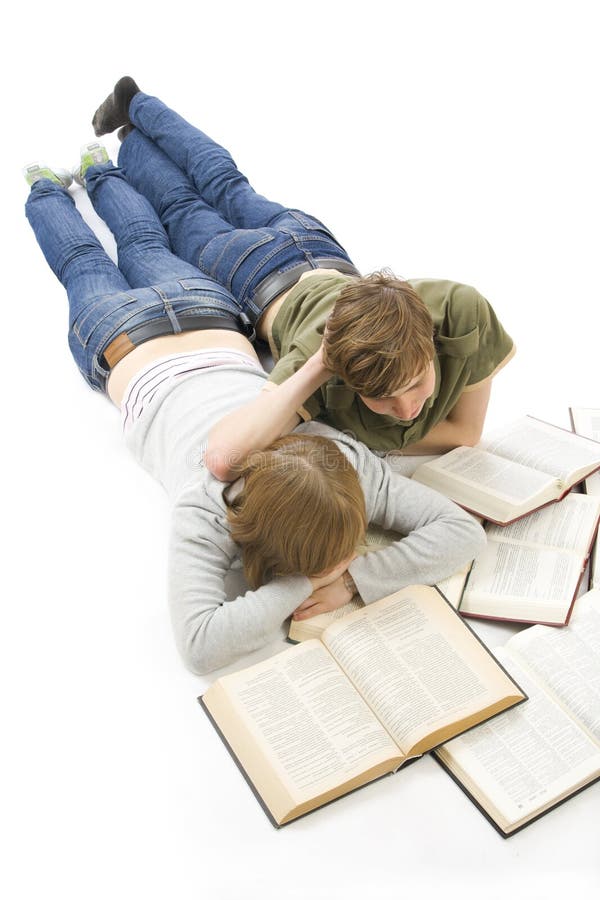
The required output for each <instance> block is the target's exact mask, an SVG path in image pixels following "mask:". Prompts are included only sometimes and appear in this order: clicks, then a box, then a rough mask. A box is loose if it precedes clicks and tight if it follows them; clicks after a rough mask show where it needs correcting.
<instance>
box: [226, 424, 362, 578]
mask: <svg viewBox="0 0 600 900" xmlns="http://www.w3.org/2000/svg"><path fill="white" fill-rule="evenodd" d="M241 477H242V478H243V479H244V481H243V488H242V490H241V491H240V492H239V493H238V495H237V496H236V497H235V498H234V499H233V500H232V502H231V505H230V507H229V509H228V511H227V518H228V520H229V524H230V527H231V535H232V537H233V539H234V540H235V541H236V542H237V543H238V544H239V545H240V547H241V551H242V560H243V565H244V573H245V575H246V579H247V581H248V583H249V584H250V586H251V587H252V588H257V587H259V586H260V585H261V584H265V583H266V582H268V581H270V580H271V579H272V578H274V577H275V576H276V575H294V574H302V575H317V574H319V573H322V572H327V571H328V570H330V569H332V568H333V567H334V566H336V565H337V564H338V563H340V562H342V560H344V559H346V558H347V557H349V556H351V555H352V553H353V552H354V550H355V548H356V547H357V545H359V544H360V543H361V541H362V540H363V539H364V535H365V531H366V525H367V520H366V510H365V499H364V495H363V492H362V488H361V486H360V482H359V480H358V475H357V473H356V470H355V469H354V468H353V466H352V465H351V463H350V462H349V460H348V459H346V457H345V456H344V454H343V453H342V451H341V450H340V449H339V448H338V447H337V446H336V444H334V443H333V441H330V440H328V439H327V438H325V437H322V436H320V435H301V434H290V435H287V436H285V437H282V438H279V439H278V440H277V441H275V442H274V443H273V444H271V446H270V447H268V448H267V449H266V450H259V451H255V452H253V453H251V454H250V456H249V457H248V459H247V461H246V463H245V465H244V468H243V470H242V473H241Z"/></svg>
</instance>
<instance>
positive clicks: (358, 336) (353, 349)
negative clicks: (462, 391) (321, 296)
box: [323, 271, 435, 399]
mask: <svg viewBox="0 0 600 900" xmlns="http://www.w3.org/2000/svg"><path fill="white" fill-rule="evenodd" d="M434 355H435V346H434V342H433V319H432V318H431V314H430V312H429V310H428V309H427V307H426V306H425V304H424V302H423V301H422V300H421V298H420V297H419V295H418V294H417V292H416V291H415V289H414V288H413V287H412V285H410V284H409V283H408V282H407V281H401V280H400V279H398V278H396V277H395V276H394V275H393V274H392V273H391V272H388V271H382V272H374V273H373V274H372V275H365V276H364V277H362V278H355V279H353V280H352V281H351V282H350V283H349V284H348V285H347V286H346V287H344V288H343V289H342V292H341V294H340V296H339V297H338V299H337V300H336V302H335V304H334V307H333V310H332V311H331V314H330V316H329V318H328V319H327V325H326V328H325V335H324V338H323V361H324V363H325V365H326V366H327V368H328V369H331V370H332V371H333V372H334V373H335V374H336V375H339V376H340V378H342V379H343V380H344V381H345V382H346V384H347V385H349V386H350V387H351V388H352V389H353V390H355V391H356V392H357V394H362V395H363V396H364V397H370V398H373V399H375V398H379V397H386V396H389V395H390V394H393V393H394V391H397V390H398V388H401V387H403V386H404V385H405V384H408V382H409V381H412V379H413V378H416V377H417V376H418V375H420V374H421V373H422V372H423V371H424V370H425V369H426V368H427V366H428V365H429V363H430V362H431V360H432V359H433V357H434Z"/></svg>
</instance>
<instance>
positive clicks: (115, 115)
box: [92, 75, 140, 137]
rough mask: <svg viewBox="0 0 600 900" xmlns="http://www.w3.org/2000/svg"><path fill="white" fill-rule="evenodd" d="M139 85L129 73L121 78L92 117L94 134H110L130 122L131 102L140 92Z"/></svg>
mask: <svg viewBox="0 0 600 900" xmlns="http://www.w3.org/2000/svg"><path fill="white" fill-rule="evenodd" d="M139 90H140V89H139V87H138V86H137V84H136V83H135V81H134V80H133V78H131V77H130V76H129V75H124V76H123V78H119V80H118V81H117V83H116V84H115V87H114V90H113V92H112V94H109V95H108V97H107V98H106V100H105V101H104V103H101V104H100V106H99V107H98V109H97V110H96V112H95V113H94V118H93V119H92V126H93V128H94V134H95V135H96V136H97V137H99V136H100V135H101V134H108V132H109V131H114V130H115V128H119V127H120V126H121V125H128V124H130V123H129V104H130V103H131V100H132V98H133V97H134V96H135V95H136V94H137V93H139Z"/></svg>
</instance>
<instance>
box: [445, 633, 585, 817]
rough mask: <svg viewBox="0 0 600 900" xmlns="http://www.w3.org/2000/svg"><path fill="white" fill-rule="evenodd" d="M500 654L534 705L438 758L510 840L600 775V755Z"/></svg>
mask: <svg viewBox="0 0 600 900" xmlns="http://www.w3.org/2000/svg"><path fill="white" fill-rule="evenodd" d="M534 627H535V628H539V627H541V626H537V625H536V626H534ZM528 630H532V629H528ZM546 630H548V631H549V630H553V631H556V629H548V628H547V629H546ZM495 652H496V654H497V656H498V659H499V660H500V662H502V664H503V665H504V666H505V667H506V668H507V669H508V671H509V672H510V673H511V674H512V675H513V677H514V678H515V679H517V681H518V682H519V684H520V685H521V686H522V688H523V689H524V690H525V692H526V693H527V695H528V697H529V699H528V700H527V702H526V703H523V704H521V705H520V706H518V707H517V708H516V709H510V710H508V711H507V712H505V713H503V714H502V715H501V716H497V717H496V718H495V719H492V720H491V721H489V722H486V723H484V724H483V725H480V726H479V727H477V728H474V729H473V730H472V731H470V732H468V733H467V734H464V735H461V736H459V737H457V738H454V740H452V741H449V742H448V743H447V744H444V745H443V746H442V747H440V748H438V749H437V750H436V751H435V753H436V755H437V756H439V758H440V759H441V760H442V762H444V763H445V764H446V765H448V767H449V768H450V771H451V772H453V774H454V775H456V777H457V778H458V779H459V781H461V782H462V783H463V784H464V785H465V787H466V788H467V790H469V791H470V792H471V793H472V794H473V796H474V797H475V799H476V800H478V801H479V802H480V803H481V805H482V806H483V808H484V809H485V810H486V811H487V812H488V813H489V814H490V815H491V816H492V818H494V820H495V821H496V822H498V824H499V825H500V826H501V827H503V828H504V829H505V830H506V831H507V832H510V831H511V830H513V828H514V827H516V826H518V825H519V824H520V823H522V822H523V821H524V820H526V819H527V818H531V817H532V815H535V814H536V813H539V812H541V811H543V810H544V809H545V808H548V807H550V806H552V805H553V804H554V803H556V802H557V801H558V800H560V799H562V798H563V797H565V796H568V795H569V794H570V793H572V792H573V791H574V790H576V789H577V788H578V787H580V786H582V785H583V784H585V783H586V782H589V781H590V780H593V778H594V777H595V776H596V775H597V774H600V747H598V746H597V745H596V744H595V743H594V741H593V740H592V739H591V738H590V737H589V736H588V735H587V734H586V733H585V732H584V731H582V730H581V729H580V728H579V727H578V725H577V724H576V723H575V722H573V720H572V719H570V718H569V716H568V715H567V714H566V713H565V712H564V711H563V710H562V709H561V708H560V707H558V706H556V704H554V703H553V702H552V700H551V699H550V698H549V697H548V696H547V695H546V694H545V693H544V692H543V691H542V690H541V689H540V687H539V685H538V684H537V682H536V681H534V680H533V679H531V677H530V676H529V675H528V674H527V672H526V671H525V670H524V669H523V668H522V667H521V666H520V665H519V664H518V663H516V662H515V661H514V659H512V658H510V657H509V656H508V655H507V654H506V653H505V652H504V651H503V649H502V648H500V649H497V650H496V651H495Z"/></svg>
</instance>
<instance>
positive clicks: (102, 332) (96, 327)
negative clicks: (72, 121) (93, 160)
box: [25, 162, 243, 390]
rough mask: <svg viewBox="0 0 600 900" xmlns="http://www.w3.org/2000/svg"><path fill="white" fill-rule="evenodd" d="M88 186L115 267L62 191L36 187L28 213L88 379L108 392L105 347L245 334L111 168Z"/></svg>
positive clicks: (233, 309)
mask: <svg viewBox="0 0 600 900" xmlns="http://www.w3.org/2000/svg"><path fill="white" fill-rule="evenodd" d="M86 185H87V190H88V194H89V196H90V199H91V201H92V204H93V206H94V208H95V210H96V212H97V213H98V215H99V216H101V218H103V219H104V220H105V221H106V223H107V225H108V226H109V228H110V229H111V231H112V233H113V234H114V236H115V240H116V244H117V251H118V262H119V265H118V267H117V266H116V265H115V264H114V262H113V261H112V260H111V258H110V257H109V256H108V254H107V253H106V251H105V250H104V248H103V247H102V245H101V244H100V242H99V241H98V239H97V237H96V235H95V234H94V233H93V231H92V230H91V229H90V228H89V226H88V225H87V224H86V222H85V221H84V220H83V218H82V217H81V215H80V213H79V211H78V210H77V208H76V206H75V203H74V201H73V198H72V197H71V195H70V194H69V192H68V191H66V190H65V189H64V188H63V187H62V186H61V185H59V184H55V183H54V182H52V181H49V180H48V179H41V180H40V181H37V182H35V184H33V186H32V188H31V192H30V194H29V197H28V200H27V203H26V205H25V212H26V215H27V218H28V219H29V222H30V224H31V227H32V228H33V231H34V233H35V236H36V238H37V241H38V243H39V245H40V247H41V249H42V252H43V253H44V256H45V257H46V261H47V262H48V265H49V266H50V268H51V269H52V271H53V272H54V274H55V275H56V277H57V278H58V279H59V281H60V282H61V283H62V284H63V286H64V287H65V289H66V291H67V296H68V300H69V347H70V349H71V353H72V354H73V357H74V359H75V362H76V363H77V366H78V367H79V370H80V372H81V374H82V375H83V377H84V378H85V380H86V381H87V382H88V384H90V385H91V386H92V387H93V388H95V389H96V390H106V383H107V379H108V375H109V374H110V367H109V365H108V363H107V361H106V359H105V357H104V352H105V350H106V349H107V348H108V346H109V345H110V344H111V343H112V342H113V341H114V340H115V339H116V338H117V337H119V336H122V335H127V337H128V338H129V342H128V343H130V344H133V345H135V344H138V343H142V342H143V341H144V340H148V339H149V338H151V337H155V336H157V335H159V334H175V333H177V332H180V331H185V330H189V329H198V328H204V327H210V328H217V327H218V328H225V329H228V330H235V331H242V330H243V328H242V326H241V324H240V314H241V308H240V305H239V304H238V302H237V301H236V300H235V298H234V297H233V296H232V295H231V294H230V293H229V292H228V291H226V290H225V288H223V287H222V286H221V285H220V284H218V283H217V282H216V281H214V280H213V279H211V278H207V277H206V276H205V275H204V274H203V273H202V272H200V271H199V270H198V269H197V268H196V267H195V266H192V265H190V264H189V263H187V262H185V261H184V260H181V259H179V258H178V257H177V256H175V255H174V254H173V253H172V251H171V248H170V246H169V241H168V238H167V235H166V233H165V230H164V228H163V226H162V225H161V223H160V221H159V219H158V217H157V215H156V213H155V211H154V210H153V209H152V207H151V206H150V204H149V203H148V201H147V200H146V199H145V198H144V197H142V196H141V195H140V194H138V193H137V191H136V190H134V188H132V187H131V185H130V184H128V182H127V181H126V179H125V178H124V176H123V173H122V172H121V171H120V170H119V169H117V168H115V166H113V164H112V163H110V162H109V163H104V164H102V165H100V166H93V167H92V168H90V169H89V170H88V172H87V176H86ZM129 349H131V346H130V347H129Z"/></svg>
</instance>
